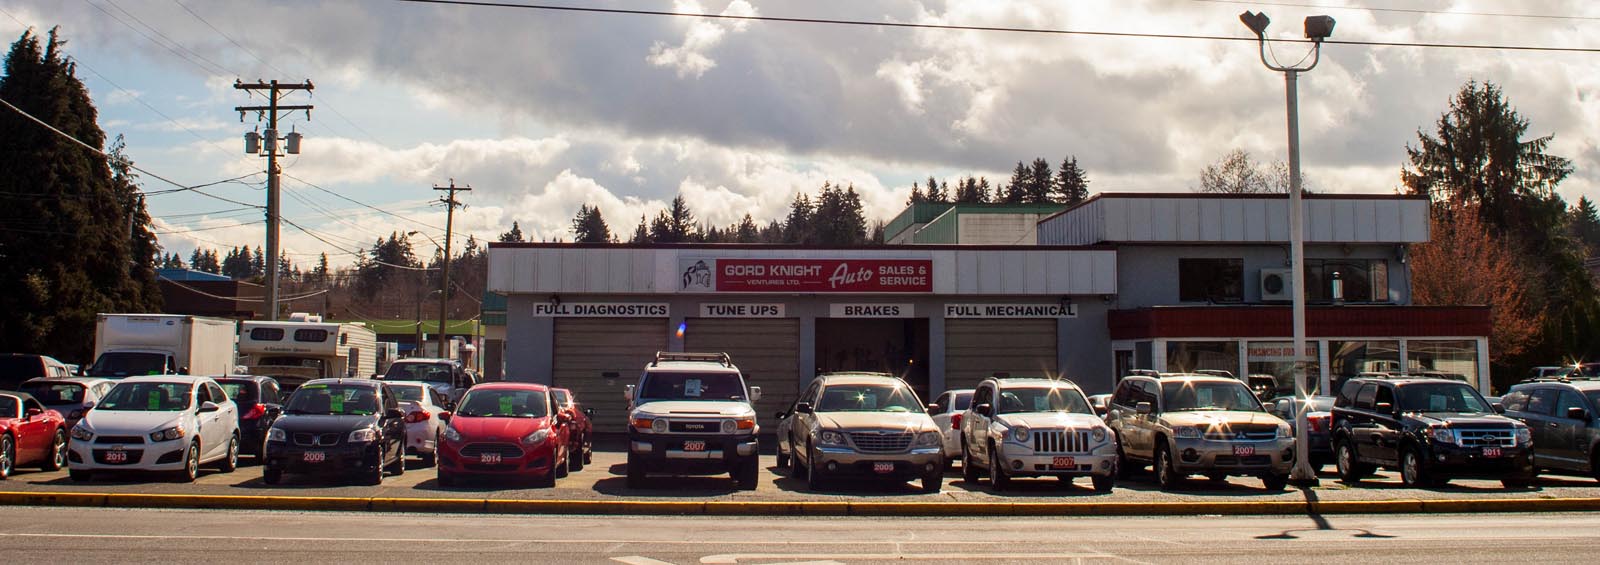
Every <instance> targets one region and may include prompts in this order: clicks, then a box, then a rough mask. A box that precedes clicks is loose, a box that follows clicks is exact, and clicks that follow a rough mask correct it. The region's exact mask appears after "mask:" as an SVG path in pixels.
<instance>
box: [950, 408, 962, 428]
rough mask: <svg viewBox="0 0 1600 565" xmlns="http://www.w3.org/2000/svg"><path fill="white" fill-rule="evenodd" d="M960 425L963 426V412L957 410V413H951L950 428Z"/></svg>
mask: <svg viewBox="0 0 1600 565" xmlns="http://www.w3.org/2000/svg"><path fill="white" fill-rule="evenodd" d="M959 427H961V413H959V412H957V413H955V414H951V415H950V428H951V429H955V428H959Z"/></svg>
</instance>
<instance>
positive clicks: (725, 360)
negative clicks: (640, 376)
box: [650, 351, 733, 367]
mask: <svg viewBox="0 0 1600 565" xmlns="http://www.w3.org/2000/svg"><path fill="white" fill-rule="evenodd" d="M662 361H669V362H670V361H697V362H702V363H720V364H721V365H722V366H724V367H732V366H733V358H731V357H728V354H727V353H684V352H681V351H657V352H656V360H655V361H653V362H651V363H650V366H651V367H655V366H657V365H660V364H661V362H662Z"/></svg>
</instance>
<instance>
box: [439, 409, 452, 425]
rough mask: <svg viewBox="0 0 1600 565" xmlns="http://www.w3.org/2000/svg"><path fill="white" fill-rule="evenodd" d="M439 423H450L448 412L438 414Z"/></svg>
mask: <svg viewBox="0 0 1600 565" xmlns="http://www.w3.org/2000/svg"><path fill="white" fill-rule="evenodd" d="M439 421H440V422H444V423H446V424H448V423H450V413H449V412H440V413H439Z"/></svg>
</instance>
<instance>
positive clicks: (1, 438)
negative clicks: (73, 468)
mask: <svg viewBox="0 0 1600 565" xmlns="http://www.w3.org/2000/svg"><path fill="white" fill-rule="evenodd" d="M66 430H67V427H66V420H65V419H63V418H62V417H61V413H60V412H57V411H55V410H51V409H49V408H46V407H45V406H44V404H41V403H40V402H39V401H38V399H35V398H34V397H33V396H32V395H30V394H28V393H26V392H12V391H7V390H0V480H3V479H6V478H9V477H10V476H11V474H12V473H14V472H16V470H17V467H23V466H28V467H32V466H37V467H39V468H40V469H43V470H45V471H55V470H59V469H61V467H63V466H65V465H66V464H67V431H66Z"/></svg>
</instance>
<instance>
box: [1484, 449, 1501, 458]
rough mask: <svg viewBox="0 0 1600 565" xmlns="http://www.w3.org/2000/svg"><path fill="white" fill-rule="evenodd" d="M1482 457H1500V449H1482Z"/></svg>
mask: <svg viewBox="0 0 1600 565" xmlns="http://www.w3.org/2000/svg"><path fill="white" fill-rule="evenodd" d="M1483 456H1484V457H1499V456H1500V448H1498V447H1485V448H1483Z"/></svg>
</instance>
